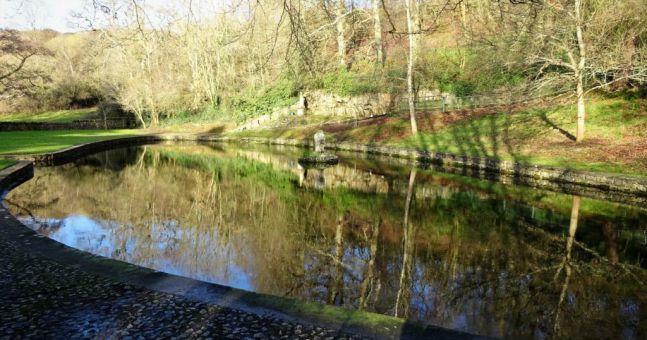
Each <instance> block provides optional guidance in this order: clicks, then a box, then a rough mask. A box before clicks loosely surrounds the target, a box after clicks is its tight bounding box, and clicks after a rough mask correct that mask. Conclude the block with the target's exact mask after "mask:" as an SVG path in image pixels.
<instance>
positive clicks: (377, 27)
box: [371, 0, 386, 66]
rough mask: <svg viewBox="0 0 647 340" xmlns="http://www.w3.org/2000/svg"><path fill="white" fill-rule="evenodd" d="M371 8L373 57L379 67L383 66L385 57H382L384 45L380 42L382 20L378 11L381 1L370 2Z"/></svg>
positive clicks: (373, 0)
mask: <svg viewBox="0 0 647 340" xmlns="http://www.w3.org/2000/svg"><path fill="white" fill-rule="evenodd" d="M371 5H372V8H373V37H374V38H373V39H374V44H375V57H376V60H377V63H378V64H379V65H380V66H384V61H385V60H386V57H385V55H384V43H383V42H382V20H381V16H380V9H381V8H382V0H371Z"/></svg>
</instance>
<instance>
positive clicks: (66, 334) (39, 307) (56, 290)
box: [0, 223, 361, 339]
mask: <svg viewBox="0 0 647 340" xmlns="http://www.w3.org/2000/svg"><path fill="white" fill-rule="evenodd" d="M0 224H2V223H0ZM0 289H1V292H0V338H3V339H5V338H6V339H11V338H15V339H24V338H27V337H29V338H120V339H142V338H205V339H209V338H212V339H359V338H361V337H357V336H350V335H346V334H341V333H339V332H337V331H335V330H331V329H324V328H321V327H316V326H309V325H304V324H299V323H292V322H285V321H282V320H279V319H277V318H273V317H267V316H259V315H254V314H249V313H245V312H242V311H238V310H235V309H231V308H227V307H222V306H216V305H209V304H204V303H198V302H193V301H188V300H187V299H185V298H182V297H179V296H175V295H172V294H166V293H160V292H155V291H150V290H147V289H142V288H137V287H134V286H131V285H128V284H123V283H119V282H116V281H113V280H110V279H105V278H101V277H98V276H95V275H91V274H87V273H85V272H83V271H81V270H78V269H75V268H70V267H68V266H63V265H60V264H58V263H56V262H54V261H51V260H48V259H45V258H40V257H37V256H33V255H30V254H27V253H25V252H24V251H22V250H21V249H18V248H17V247H16V246H15V245H13V244H11V243H10V242H6V241H4V240H2V239H1V238H0Z"/></svg>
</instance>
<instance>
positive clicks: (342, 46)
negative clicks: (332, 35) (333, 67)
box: [336, 0, 348, 68]
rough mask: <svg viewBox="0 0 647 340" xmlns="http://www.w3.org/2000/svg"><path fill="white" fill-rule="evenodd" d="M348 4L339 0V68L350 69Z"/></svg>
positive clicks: (343, 0)
mask: <svg viewBox="0 0 647 340" xmlns="http://www.w3.org/2000/svg"><path fill="white" fill-rule="evenodd" d="M345 16H346V4H345V0H337V18H336V19H337V55H338V56H339V66H340V67H342V68H346V67H348V63H347V61H346V36H345V35H346V25H345V21H346V18H345Z"/></svg>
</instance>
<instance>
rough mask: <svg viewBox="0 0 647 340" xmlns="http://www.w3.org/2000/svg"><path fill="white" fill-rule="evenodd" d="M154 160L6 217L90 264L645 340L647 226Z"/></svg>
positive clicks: (151, 153)
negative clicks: (103, 260) (121, 264)
mask: <svg viewBox="0 0 647 340" xmlns="http://www.w3.org/2000/svg"><path fill="white" fill-rule="evenodd" d="M302 152H303V151H301V150H299V149H295V148H277V147H266V146H253V147H252V146H244V145H233V144H226V145H223V144H213V145H202V144H201V145H183V144H182V145H149V146H140V147H131V148H123V149H117V150H112V151H107V152H101V153H97V154H95V155H92V156H88V157H85V158H82V159H79V160H77V161H75V162H72V163H68V164H65V165H62V166H56V167H43V168H38V169H36V174H35V177H34V179H32V180H30V181H29V182H26V183H25V184H23V185H21V186H20V187H18V188H16V189H15V190H14V191H12V192H11V193H10V194H9V195H8V196H7V197H6V199H5V202H4V204H5V205H6V206H7V207H8V208H9V209H10V210H11V212H12V213H13V214H14V215H15V216H17V217H18V218H19V219H20V220H21V221H22V222H23V223H25V224H26V225H28V226H29V227H31V228H33V229H35V230H36V231H38V232H39V233H41V234H43V235H46V236H48V237H50V238H52V239H54V240H56V241H59V242H62V243H64V244H67V245H69V246H71V247H74V248H78V249H81V250H84V251H87V252H90V253H93V254H97V255H100V256H105V257H109V258H113V259H117V260H120V261H125V262H129V263H133V264H137V265H140V266H143V267H148V268H152V269H155V270H159V271H163V272H167V273H172V274H177V275H181V276H185V277H190V278H195V279H198V280H204V281H209V282H213V283H218V284H223V285H227V286H232V287H236V288H240V289H244V290H248V291H254V292H261V293H267V294H273V295H279V296H288V297H294V298H297V299H302V300H308V301H314V302H318V303H324V304H330V305H337V306H343V307H345V308H350V309H361V310H367V311H372V312H376V313H383V314H388V315H394V316H397V317H401V318H407V319H411V320H417V321H421V322H423V323H429V324H433V325H438V326H443V327H448V328H452V329H459V330H464V331H468V332H472V333H476V334H481V335H491V336H500V337H508V338H528V337H530V338H547V337H552V336H558V337H564V338H571V337H573V338H580V337H595V338H600V337H601V338H645V337H646V336H647V325H646V323H645V322H644V321H645V320H647V318H646V316H647V289H646V287H645V283H647V270H646V267H647V260H646V259H645V258H646V257H647V210H646V209H644V208H641V207H637V206H631V205H622V204H617V203H611V202H605V201H602V200H596V199H593V198H586V197H577V196H570V195H566V194H561V193H556V192H552V191H545V190H539V189H533V188H529V187H522V186H514V185H505V184H501V183H498V182H494V181H486V180H480V179H476V178H472V177H465V176H459V175H454V174H448V173H442V172H437V171H433V170H430V169H423V168H417V167H415V166H411V165H406V164H405V165H403V164H396V163H395V162H388V161H385V160H380V159H369V158H366V157H361V156H358V155H351V154H340V156H341V157H340V163H339V165H337V166H334V167H329V168H326V169H323V170H322V169H307V170H306V169H303V168H302V167H300V166H299V165H298V164H297V161H296V160H297V158H298V156H299V155H300V153H302Z"/></svg>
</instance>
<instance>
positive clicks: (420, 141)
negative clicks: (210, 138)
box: [239, 98, 647, 177]
mask: <svg viewBox="0 0 647 340" xmlns="http://www.w3.org/2000/svg"><path fill="white" fill-rule="evenodd" d="M646 107H647V100H645V99H624V98H612V99H604V98H602V99H595V100H589V102H588V104H587V120H586V138H585V141H584V142H582V143H579V144H576V143H575V142H573V141H572V140H571V138H572V136H569V135H571V134H572V133H574V131H575V127H576V117H575V116H576V115H575V112H576V108H575V106H574V105H560V106H554V107H549V108H537V109H528V110H524V111H521V112H515V113H507V112H499V113H494V114H486V115H481V116H476V117H462V116H461V114H458V113H455V114H454V117H453V118H452V119H453V120H452V121H447V118H448V117H450V115H448V114H444V113H429V114H421V115H420V117H418V125H419V131H420V132H419V133H418V135H417V136H412V135H411V133H410V127H409V123H408V119H405V117H402V118H400V117H397V118H393V119H389V120H387V121H385V123H383V124H371V125H365V126H360V127H352V126H348V127H346V128H344V129H336V130H334V131H329V132H327V134H328V136H329V139H330V140H334V141H338V142H340V141H347V142H356V143H363V144H380V145H393V146H399V147H407V148H416V149H420V150H426V151H433V152H448V153H453V154H460V155H468V156H478V157H491V158H498V159H503V160H511V161H518V162H521V163H527V164H538V165H546V166H556V167H564V168H572V169H578V170H588V171H599V172H610V173H623V174H628V175H634V176H641V177H646V176H647V152H645V151H644V150H647V113H646V112H645V111H646ZM318 129H319V128H303V127H302V128H299V127H295V128H290V129H287V128H286V129H275V130H262V131H244V132H242V133H239V135H244V136H258V137H268V138H295V139H303V138H312V135H313V134H314V132H315V131H316V130H318Z"/></svg>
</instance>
